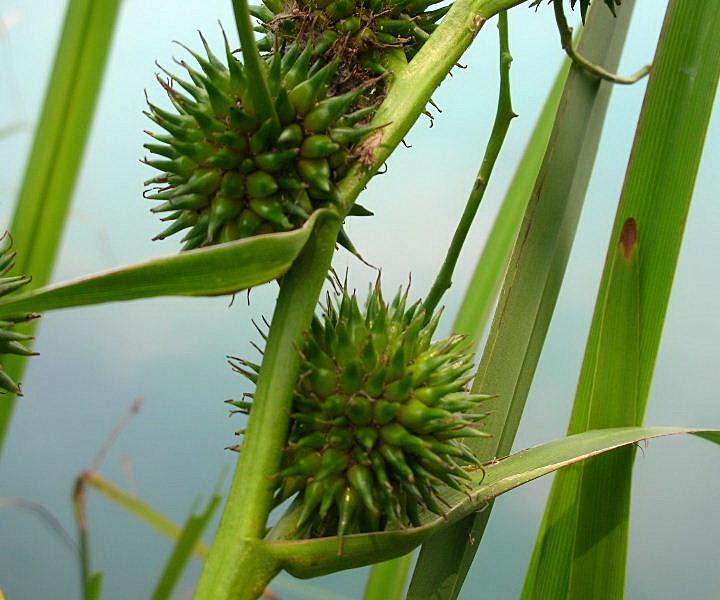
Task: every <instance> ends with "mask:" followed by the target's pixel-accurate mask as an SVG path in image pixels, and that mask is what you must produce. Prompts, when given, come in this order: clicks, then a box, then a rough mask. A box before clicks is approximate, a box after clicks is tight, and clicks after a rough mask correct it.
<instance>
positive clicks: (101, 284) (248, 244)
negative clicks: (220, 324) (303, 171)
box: [0, 209, 336, 316]
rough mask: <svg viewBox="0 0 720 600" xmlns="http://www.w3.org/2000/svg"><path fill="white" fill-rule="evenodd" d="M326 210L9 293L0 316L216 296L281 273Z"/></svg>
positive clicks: (328, 215) (326, 214)
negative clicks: (259, 231) (283, 229)
mask: <svg viewBox="0 0 720 600" xmlns="http://www.w3.org/2000/svg"><path fill="white" fill-rule="evenodd" d="M332 215H333V213H332V212H331V211H329V210H327V209H325V210H320V211H316V213H315V214H314V215H313V216H312V217H311V218H310V219H308V221H307V222H306V223H305V225H304V226H303V227H302V228H300V229H296V230H294V231H291V232H288V233H273V234H267V235H259V236H255V237H252V238H246V239H244V240H239V241H237V242H230V243H227V244H221V245H218V246H213V247H211V248H202V249H199V250H191V251H189V252H183V253H180V254H175V255H172V256H167V257H162V258H156V259H151V260H148V261H145V262H141V263H136V264H134V265H130V266H127V267H122V268H119V269H115V270H112V271H107V272H105V273H99V274H97V275H91V276H88V277H82V278H80V279H76V280H73V281H70V282H66V283H61V284H58V285H53V286H48V287H46V288H41V289H39V290H35V291H32V292H29V293H27V294H22V295H18V296H14V297H11V298H9V299H7V300H5V301H3V302H0V316H2V315H9V314H15V313H19V312H24V311H34V312H46V311H50V310H58V309H62V308H70V307H74V306H87V305H91V304H100V303H105V302H120V301H126V300H136V299H141V298H156V297H158V296H216V295H222V294H231V293H235V292H238V291H241V290H244V289H249V288H251V287H254V286H257V285H260V284H263V283H266V282H268V281H272V280H273V279H276V278H278V277H280V276H281V275H283V274H284V273H285V271H287V270H288V269H289V268H290V265H291V264H292V263H293V261H294V260H295V259H296V258H297V256H298V254H299V253H300V251H301V250H302V248H303V247H304V245H305V243H306V242H307V240H308V239H309V237H310V234H311V232H312V230H313V228H314V226H315V224H316V223H317V222H318V221H320V220H323V219H328V218H336V217H334V216H332Z"/></svg>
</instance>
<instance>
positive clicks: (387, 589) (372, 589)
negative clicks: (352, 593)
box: [363, 553, 414, 600]
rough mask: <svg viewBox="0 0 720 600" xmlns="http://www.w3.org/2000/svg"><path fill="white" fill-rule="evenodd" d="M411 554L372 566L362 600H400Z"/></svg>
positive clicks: (410, 561) (411, 557) (410, 563)
mask: <svg viewBox="0 0 720 600" xmlns="http://www.w3.org/2000/svg"><path fill="white" fill-rule="evenodd" d="M413 558H414V556H413V554H412V553H410V554H406V555H405V556H400V557H399V558H395V559H393V560H390V561H387V562H384V563H380V564H377V565H375V566H373V568H372V570H371V571H370V576H369V577H368V580H367V584H366V585H365V595H364V596H363V598H364V600H376V599H379V598H382V600H402V599H403V594H404V592H405V583H406V580H407V576H408V572H409V571H410V566H411V565H412V562H413Z"/></svg>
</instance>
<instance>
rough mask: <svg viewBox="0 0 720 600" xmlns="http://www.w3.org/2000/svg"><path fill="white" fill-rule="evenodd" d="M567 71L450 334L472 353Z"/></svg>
mask: <svg viewBox="0 0 720 600" xmlns="http://www.w3.org/2000/svg"><path fill="white" fill-rule="evenodd" d="M569 71H570V61H569V60H565V61H564V62H563V64H562V67H561V68H560V70H559V72H558V74H557V76H556V78H555V82H554V83H553V86H552V89H551V90H550V93H549V94H548V97H547V99H546V100H545V104H544V105H543V108H542V111H541V112H540V116H539V117H538V120H537V123H536V124H535V128H534V129H533V131H532V134H531V136H530V141H529V142H528V145H527V147H526V148H525V151H524V152H523V155H522V157H521V159H520V163H519V165H518V168H517V170H516V171H515V175H514V176H513V178H512V181H511V182H510V186H509V187H508V190H507V193H506V194H505V198H504V199H503V202H502V205H501V206H500V210H499V211H498V214H497V216H496V217H495V222H494V223H493V226H492V229H491V230H490V234H489V235H488V238H487V241H486V242H485V247H484V248H483V251H482V254H481V255H480V258H479V259H478V262H477V265H476V266H475V271H474V272H473V274H472V277H471V278H470V283H469V284H468V289H467V290H466V292H465V295H464V297H463V301H462V304H461V305H460V309H459V310H458V313H457V316H456V317H455V323H454V325H453V331H454V332H455V333H459V334H462V335H465V336H467V337H468V339H469V340H471V341H472V349H473V350H474V349H477V346H478V344H479V343H480V338H481V337H482V333H483V331H484V329H485V325H486V323H487V319H488V316H489V315H490V312H491V311H492V308H493V305H494V304H495V300H496V299H497V294H498V291H499V289H500V284H501V283H502V278H503V275H504V274H505V270H506V268H507V263H508V260H509V259H510V255H511V253H512V248H513V245H514V244H515V239H516V238H517V233H518V231H519V230H520V225H521V224H522V220H523V216H524V214H525V209H526V208H527V203H528V200H529V199H530V196H531V195H532V191H533V187H534V186H535V181H536V180H537V177H538V174H539V173H540V167H541V166H542V162H543V158H544V156H545V151H546V150H547V145H548V141H549V140H550V134H551V133H552V129H553V124H554V123H555V116H556V114H557V110H558V106H560V98H561V97H562V94H563V90H564V88H565V81H566V80H567V76H568V72H569Z"/></svg>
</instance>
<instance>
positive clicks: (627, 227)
mask: <svg viewBox="0 0 720 600" xmlns="http://www.w3.org/2000/svg"><path fill="white" fill-rule="evenodd" d="M637 244H638V231H637V221H636V220H635V219H634V218H633V217H629V218H628V219H627V220H626V221H625V223H624V225H623V228H622V231H621V232H620V252H622V255H623V258H624V259H625V261H626V262H630V259H631V258H632V257H633V254H635V250H636V248H637Z"/></svg>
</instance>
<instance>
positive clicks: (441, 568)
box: [408, 1, 634, 600]
mask: <svg viewBox="0 0 720 600" xmlns="http://www.w3.org/2000/svg"><path fill="white" fill-rule="evenodd" d="M633 5H634V4H633V2H632V1H630V2H624V3H623V7H622V11H620V12H619V13H618V17H617V19H615V18H614V17H613V16H612V14H611V13H610V12H609V11H608V10H607V8H606V7H604V6H601V5H600V4H598V3H595V4H594V5H593V7H592V8H591V9H590V12H589V14H588V18H587V22H586V27H585V29H584V31H583V34H582V37H581V39H580V44H579V47H578V49H579V51H580V52H581V53H582V54H583V55H585V56H587V57H590V59H592V60H593V61H594V62H595V63H598V64H603V65H605V67H606V68H608V69H609V70H611V71H614V70H616V68H617V64H618V62H619V58H620V54H621V51H622V47H623V44H624V41H625V35H626V33H627V28H628V25H629V21H630V14H631V12H632V8H633ZM610 91H611V86H610V85H609V84H607V83H600V82H599V81H598V80H596V79H593V78H592V77H590V76H588V75H587V73H585V72H584V71H582V70H580V69H578V68H577V67H572V68H571V70H570V73H569V75H568V78H567V83H566V85H565V90H564V92H563V97H562V100H561V102H560V107H559V109H558V111H557V117H556V119H555V124H554V126H553V132H552V134H551V137H550V141H549V144H548V150H547V152H546V154H545V156H544V159H543V165H542V168H541V170H540V174H539V176H538V178H537V181H536V182H535V185H534V189H533V193H532V196H531V197H530V201H529V203H528V205H527V210H526V212H525V216H524V219H523V224H522V227H521V229H520V233H519V234H518V237H517V242H516V244H515V247H514V249H513V253H512V257H511V259H510V264H509V267H508V272H507V275H506V277H505V281H504V283H503V288H502V291H501V295H500V300H499V302H498V308H497V312H496V314H495V317H494V319H493V323H492V327H491V329H490V334H489V337H488V341H487V344H486V346H485V349H484V352H483V356H482V359H481V361H480V366H479V368H478V373H477V376H476V379H475V382H474V384H473V390H474V391H482V392H483V393H489V394H497V396H498V398H497V400H496V401H495V402H493V403H492V406H490V408H492V409H493V410H494V412H493V413H492V414H491V416H490V417H489V419H488V420H487V422H486V430H487V431H489V432H490V433H492V436H493V437H492V438H490V439H487V440H480V441H478V442H477V443H476V444H475V446H474V448H473V449H474V451H475V452H476V454H477V455H478V457H479V458H480V460H482V461H489V460H492V459H494V458H495V457H502V456H506V455H508V454H509V453H510V450H511V447H512V443H513V440H514V438H515V433H516V432H517V428H518V425H519V424H520V417H521V415H522V412H523V409H524V407H525V400H526V398H527V393H528V390H529V388H530V383H531V381H532V378H533V375H534V373H535V368H536V366H537V363H538V360H539V357H540V352H541V351H542V347H543V343H544V341H545V335H546V333H547V330H548V327H549V325H550V319H551V318H552V314H553V311H554V309H555V302H556V300H557V296H558V293H559V290H560V285H561V283H562V279H563V276H564V274H565V268H566V266H567V261H568V258H569V254H570V248H571V247H572V243H573V240H574V237H575V230H576V228H577V223H578V219H579V216H580V211H581V208H582V204H583V200H584V197H585V191H586V189H587V185H588V182H589V179H590V173H591V171H592V167H593V163H594V161H595V155H596V153H597V147H598V143H599V139H600V132H601V130H602V124H603V121H604V118H605V113H606V111H607V105H608V102H609V97H610ZM491 509H492V506H489V507H488V508H487V509H486V510H484V511H482V512H481V513H479V514H478V515H476V516H470V517H468V519H467V520H466V521H465V522H463V523H458V524H457V525H456V526H454V527H451V528H448V529H447V530H446V531H443V532H442V533H441V534H438V535H437V536H434V537H433V538H431V539H430V540H428V542H427V544H425V546H424V547H423V549H422V551H421V553H420V558H419V559H418V564H417V566H416V568H415V573H414V574H413V581H412V582H411V585H410V592H409V594H408V597H409V598H413V599H417V600H419V599H420V598H423V599H425V598H427V597H428V596H427V594H428V593H429V594H431V595H430V597H431V598H437V599H454V598H456V597H457V595H458V594H459V592H460V588H461V586H462V583H463V581H464V579H465V576H466V575H467V572H468V570H469V568H470V565H471V564H472V560H473V558H474V556H475V552H476V551H477V547H478V543H479V541H480V540H481V539H482V536H483V533H484V531H485V526H486V525H487V522H488V519H489V517H490V512H491ZM470 541H472V543H470Z"/></svg>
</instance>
